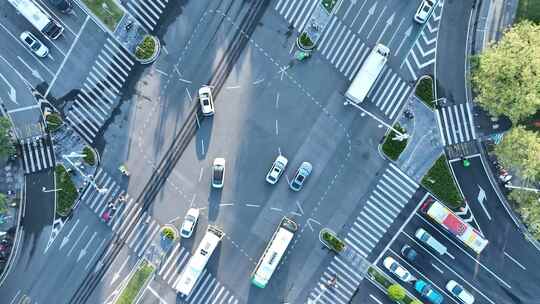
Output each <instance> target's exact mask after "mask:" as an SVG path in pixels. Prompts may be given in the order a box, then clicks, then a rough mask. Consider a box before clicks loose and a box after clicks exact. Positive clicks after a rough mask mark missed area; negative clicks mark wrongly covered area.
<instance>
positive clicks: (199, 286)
mask: <svg viewBox="0 0 540 304" xmlns="http://www.w3.org/2000/svg"><path fill="white" fill-rule="evenodd" d="M205 270H206V269H205ZM205 274H206V271H204V274H203V275H202V276H203V278H204V281H202V282H199V284H198V286H196V287H195V289H197V290H196V292H195V293H193V292H191V294H190V295H189V296H188V297H187V298H186V300H188V301H189V302H190V303H193V302H191V300H192V299H197V297H198V296H199V294H200V293H201V291H202V290H204V287H206V284H207V283H208V280H209V279H210V277H211V276H207V275H205Z"/></svg>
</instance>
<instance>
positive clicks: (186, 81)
mask: <svg viewBox="0 0 540 304" xmlns="http://www.w3.org/2000/svg"><path fill="white" fill-rule="evenodd" d="M178 73H180V72H178ZM178 80H180V81H182V82H185V83H192V82H191V81H189V80H186V79H183V78H178ZM186 90H187V89H186Z"/></svg>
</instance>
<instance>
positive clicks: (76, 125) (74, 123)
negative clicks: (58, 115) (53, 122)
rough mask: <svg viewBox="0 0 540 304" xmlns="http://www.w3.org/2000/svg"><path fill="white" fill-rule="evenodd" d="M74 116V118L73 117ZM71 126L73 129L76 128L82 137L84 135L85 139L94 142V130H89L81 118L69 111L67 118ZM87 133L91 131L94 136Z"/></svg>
mask: <svg viewBox="0 0 540 304" xmlns="http://www.w3.org/2000/svg"><path fill="white" fill-rule="evenodd" d="M72 118H73V119H72ZM74 119H76V120H77V121H74ZM66 120H67V121H68V122H69V123H70V125H71V127H72V128H73V129H75V130H76V131H77V132H78V133H79V134H80V135H81V136H82V137H84V139H85V140H86V141H87V142H89V143H93V142H94V132H92V131H89V130H88V129H87V128H86V127H85V126H84V125H83V124H82V122H81V121H80V120H79V118H78V117H77V116H75V115H73V113H71V112H69V113H68V116H67V119H66ZM81 127H84V129H85V130H86V131H85V130H83V129H82V128H81ZM87 133H89V134H90V135H92V136H89V135H88V134H87Z"/></svg>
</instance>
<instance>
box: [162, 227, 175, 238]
mask: <svg viewBox="0 0 540 304" xmlns="http://www.w3.org/2000/svg"><path fill="white" fill-rule="evenodd" d="M161 233H162V234H163V236H164V237H166V238H168V239H169V240H174V239H175V238H176V235H175V233H174V230H172V229H171V228H170V227H165V228H163V230H162V231H161Z"/></svg>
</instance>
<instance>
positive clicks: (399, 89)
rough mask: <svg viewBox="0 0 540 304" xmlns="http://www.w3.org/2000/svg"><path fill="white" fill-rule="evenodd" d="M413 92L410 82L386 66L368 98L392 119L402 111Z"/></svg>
mask: <svg viewBox="0 0 540 304" xmlns="http://www.w3.org/2000/svg"><path fill="white" fill-rule="evenodd" d="M411 93H412V87H411V85H410V84H409V82H407V81H405V80H404V79H403V78H401V77H400V76H399V75H398V74H397V73H396V72H394V71H393V70H392V69H391V68H389V67H388V66H386V67H384V69H383V71H382V72H381V76H380V77H379V79H378V80H377V82H376V83H375V85H374V86H373V88H372V89H371V91H370V92H369V93H368V99H369V100H370V101H371V103H373V104H375V106H376V107H377V108H378V109H379V110H381V111H382V112H383V113H384V115H386V116H387V117H388V118H389V119H390V120H392V119H394V118H395V117H396V114H398V113H400V109H401V108H403V106H404V105H405V103H406V101H407V99H408V98H409V95H410V94H411Z"/></svg>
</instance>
